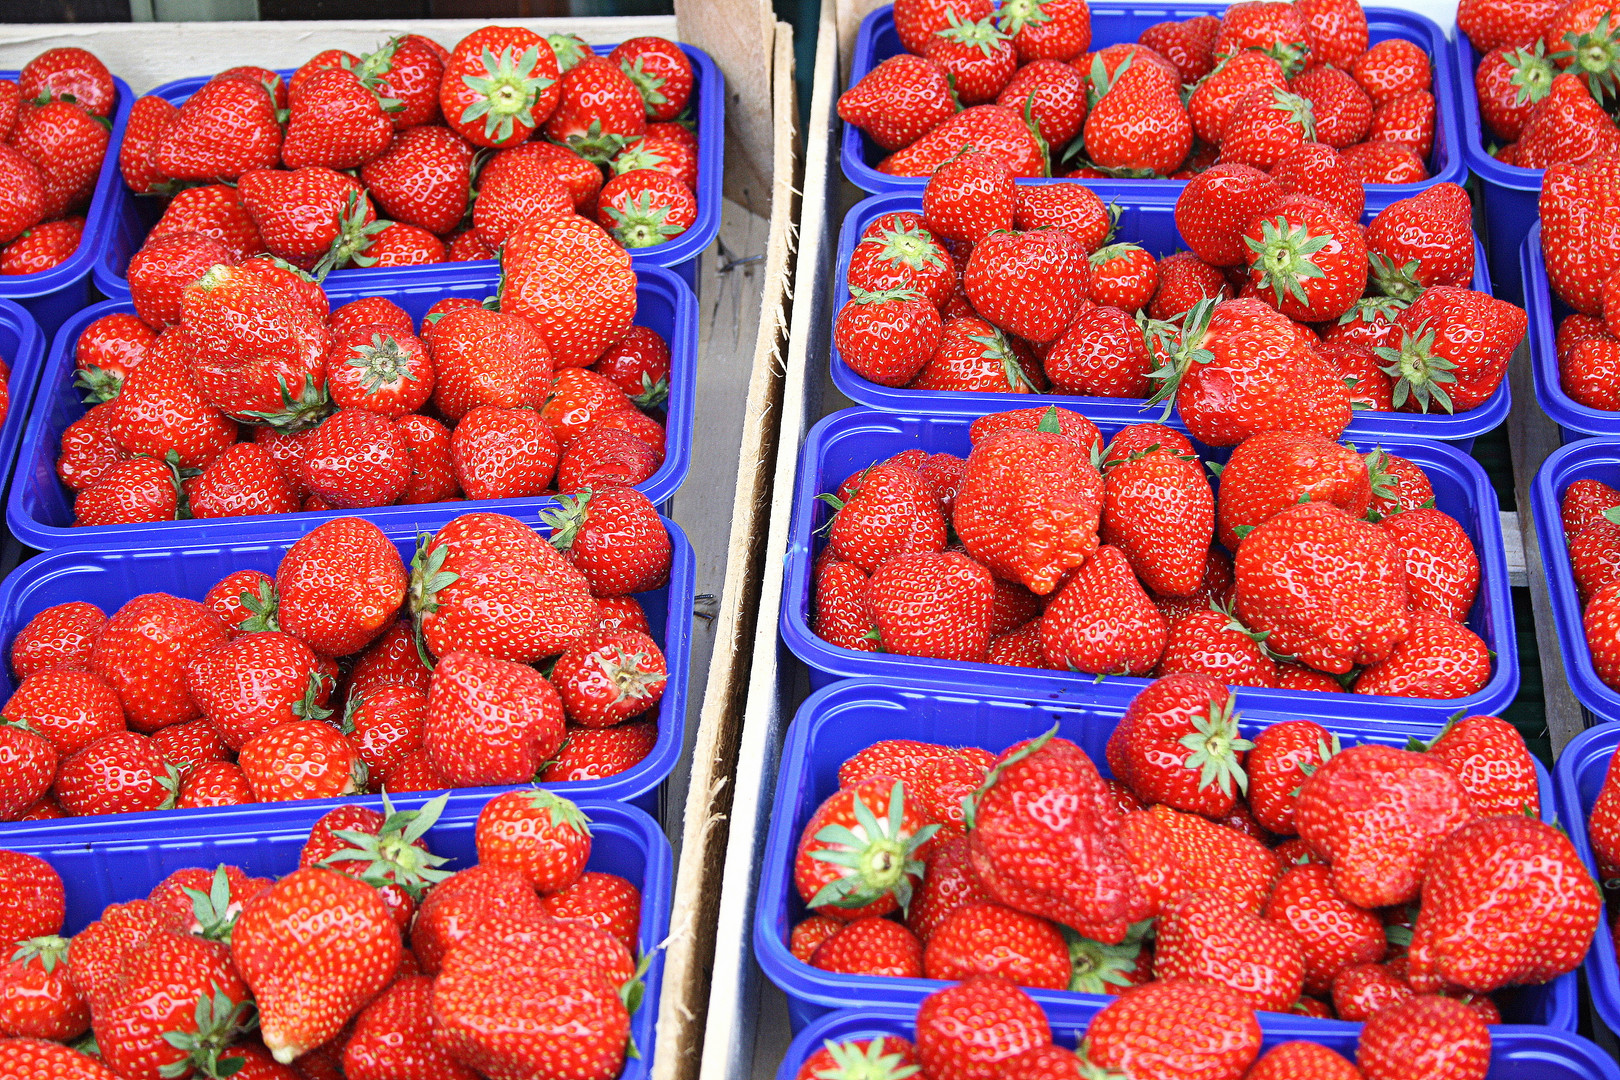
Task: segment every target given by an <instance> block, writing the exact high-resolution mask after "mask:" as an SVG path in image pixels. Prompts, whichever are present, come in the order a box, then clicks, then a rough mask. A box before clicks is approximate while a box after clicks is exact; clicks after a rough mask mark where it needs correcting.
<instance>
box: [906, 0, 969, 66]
mask: <svg viewBox="0 0 1620 1080" xmlns="http://www.w3.org/2000/svg"><path fill="white" fill-rule="evenodd" d="M951 14H955V15H957V16H958V17H960V18H963V19H982V18H984V17H985V16H987V15H990V14H992V10H991V4H990V0H896V3H895V6H894V28H895V31H896V32H897V33H898V34H899V35H900V44H901V46H902V47H903V48H904V49H905V50H906V51H907V52H909V53H914V54H916V55H918V56H921V55H922V52H923V50H924V49H925V48H927V46H928V42H929V41H930V40H931V39H932V38H933V36H934V35H935V34H936V33H937V32H939V31H940V30H943V29H945V28H946V27H947V26H949V25H950V15H951Z"/></svg>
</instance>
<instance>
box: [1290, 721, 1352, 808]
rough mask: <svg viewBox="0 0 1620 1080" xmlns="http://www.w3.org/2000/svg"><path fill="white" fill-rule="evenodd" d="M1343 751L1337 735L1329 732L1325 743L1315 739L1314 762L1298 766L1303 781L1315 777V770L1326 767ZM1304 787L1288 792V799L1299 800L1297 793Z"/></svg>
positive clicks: (1303, 762)
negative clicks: (1303, 778)
mask: <svg viewBox="0 0 1620 1080" xmlns="http://www.w3.org/2000/svg"><path fill="white" fill-rule="evenodd" d="M1343 749H1344V747H1343V746H1342V745H1341V744H1340V743H1339V736H1338V734H1337V733H1333V732H1330V733H1329V734H1328V737H1327V739H1326V740H1325V741H1324V740H1322V739H1317V740H1316V760H1315V761H1302V762H1300V763H1299V765H1298V768H1299V771H1300V773H1301V774H1303V775H1304V777H1305V779H1307V780H1309V779H1310V778H1311V777H1313V776H1315V775H1316V770H1317V769H1320V768H1321V767H1322V766H1324V765H1326V764H1327V763H1328V762H1329V761H1331V760H1332V759H1333V758H1334V757H1335V756H1337V755H1338V753H1339V752H1340V751H1341V750H1343ZM1304 786H1305V785H1304V784H1301V785H1300V786H1299V787H1296V788H1294V789H1293V790H1292V791H1290V792H1289V793H1288V796H1289V798H1292V799H1297V798H1299V793H1300V791H1302V790H1303V789H1304Z"/></svg>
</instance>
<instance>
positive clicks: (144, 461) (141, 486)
mask: <svg viewBox="0 0 1620 1080" xmlns="http://www.w3.org/2000/svg"><path fill="white" fill-rule="evenodd" d="M179 494H180V492H179V485H178V483H177V482H176V478H175V471H174V469H173V468H172V467H171V466H170V465H169V464H168V463H167V462H163V461H155V460H153V459H152V458H146V457H140V458H132V459H130V460H128V461H119V462H116V463H114V464H112V465H111V466H110V467H108V468H107V469H106V471H105V472H103V473H101V474H100V475H99V476H98V477H97V478H96V479H95V480H94V481H93V482H92V483H91V484H90V485H89V486H88V487H86V488H85V489H84V490H83V491H81V492H80V493H79V497H78V498H77V499H76V500H75V501H74V503H73V519H74V524H76V525H81V526H86V527H91V528H94V527H99V526H104V525H133V524H138V523H141V522H159V521H173V520H174V519H175V514H176V512H177V510H178V509H179Z"/></svg>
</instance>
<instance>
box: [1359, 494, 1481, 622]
mask: <svg viewBox="0 0 1620 1080" xmlns="http://www.w3.org/2000/svg"><path fill="white" fill-rule="evenodd" d="M1378 527H1379V528H1381V529H1383V530H1384V531H1385V532H1386V533H1388V534H1389V535H1390V536H1391V537H1392V538H1393V539H1394V541H1395V545H1396V547H1397V548H1399V549H1400V553H1401V557H1402V559H1403V560H1404V561H1405V564H1406V581H1407V590H1408V592H1409V593H1410V595H1411V598H1412V607H1413V608H1414V610H1422V611H1432V612H1435V613H1437V614H1440V615H1444V616H1445V617H1446V618H1448V619H1451V620H1452V621H1454V622H1462V621H1463V620H1465V619H1466V618H1468V612H1469V609H1471V608H1472V607H1473V606H1474V597H1475V596H1476V595H1477V594H1478V592H1479V558H1478V556H1477V555H1476V554H1475V553H1474V545H1473V542H1472V541H1471V540H1470V539H1469V538H1468V534H1467V533H1466V532H1464V531H1463V528H1462V526H1461V525H1460V524H1458V522H1457V520H1456V519H1455V518H1453V517H1451V516H1450V515H1448V514H1445V513H1443V512H1442V511H1439V510H1434V509H1417V510H1407V511H1404V512H1402V513H1399V514H1395V515H1394V516H1392V517H1387V518H1385V519H1384V520H1383V521H1381V522H1380V523H1379V526H1378Z"/></svg>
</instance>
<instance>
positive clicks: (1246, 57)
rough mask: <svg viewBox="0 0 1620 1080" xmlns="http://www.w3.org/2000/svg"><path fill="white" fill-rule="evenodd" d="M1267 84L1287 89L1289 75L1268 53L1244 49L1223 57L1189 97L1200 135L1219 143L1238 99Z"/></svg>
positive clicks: (1211, 142)
mask: <svg viewBox="0 0 1620 1080" xmlns="http://www.w3.org/2000/svg"><path fill="white" fill-rule="evenodd" d="M1268 87H1269V88H1273V89H1276V90H1287V89H1288V78H1287V76H1286V75H1284V74H1283V69H1282V65H1281V64H1279V63H1278V62H1277V61H1276V60H1273V59H1272V58H1271V57H1269V56H1267V55H1266V54H1265V53H1260V52H1249V51H1244V52H1239V53H1237V54H1236V55H1234V56H1230V57H1226V58H1224V59H1221V60H1220V62H1219V63H1218V64H1216V65H1215V70H1213V71H1212V72H1210V73H1209V75H1208V76H1206V77H1205V78H1204V79H1203V80H1202V81H1200V82H1199V84H1198V85H1197V86H1196V87H1194V89H1193V92H1192V94H1191V95H1190V96H1189V97H1188V99H1187V111H1188V113H1189V114H1190V115H1191V116H1192V121H1193V127H1194V130H1195V131H1196V132H1197V134H1198V137H1199V138H1200V139H1202V140H1203V141H1204V142H1206V143H1210V144H1211V145H1215V146H1219V145H1220V143H1221V140H1222V138H1223V137H1224V135H1225V131H1226V122H1227V120H1228V119H1230V118H1231V115H1232V109H1233V108H1234V107H1235V106H1236V105H1237V103H1238V101H1239V100H1241V99H1242V98H1244V97H1245V96H1247V95H1248V94H1249V93H1250V92H1252V91H1254V90H1257V89H1263V88H1268Z"/></svg>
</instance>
